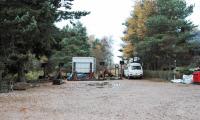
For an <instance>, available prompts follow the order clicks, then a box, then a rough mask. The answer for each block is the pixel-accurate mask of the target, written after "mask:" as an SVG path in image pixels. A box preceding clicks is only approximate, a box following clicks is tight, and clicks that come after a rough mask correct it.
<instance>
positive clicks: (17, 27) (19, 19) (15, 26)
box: [0, 0, 88, 81]
mask: <svg viewBox="0 0 200 120" xmlns="http://www.w3.org/2000/svg"><path fill="white" fill-rule="evenodd" d="M72 1H73V0H68V4H67V5H66V6H65V8H66V10H65V11H61V10H58V8H59V7H60V0H18V1H16V0H13V1H11V0H3V1H0V11H1V12H0V23H1V24H0V33H1V35H0V51H1V53H0V55H1V56H3V57H4V58H6V61H4V62H7V64H8V65H9V66H15V67H11V68H12V69H11V70H12V71H13V72H17V73H18V81H25V72H24V71H25V67H26V63H27V62H28V60H29V54H34V55H35V56H36V57H37V58H39V57H40V56H42V55H47V56H50V55H51V53H52V50H53V49H54V48H55V47H56V46H57V45H58V42H59V40H58V39H57V38H59V37H57V35H56V31H57V28H56V27H55V26H54V23H55V22H57V21H60V20H62V19H65V20H67V19H78V18H80V17H81V16H84V15H87V14H88V12H81V11H77V12H74V11H70V9H71V6H72V3H71V2H72ZM14 68H16V69H14Z"/></svg>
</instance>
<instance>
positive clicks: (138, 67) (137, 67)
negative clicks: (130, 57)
mask: <svg viewBox="0 0 200 120" xmlns="http://www.w3.org/2000/svg"><path fill="white" fill-rule="evenodd" d="M132 70H141V67H140V66H132Z"/></svg>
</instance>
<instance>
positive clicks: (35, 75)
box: [25, 71, 43, 80]
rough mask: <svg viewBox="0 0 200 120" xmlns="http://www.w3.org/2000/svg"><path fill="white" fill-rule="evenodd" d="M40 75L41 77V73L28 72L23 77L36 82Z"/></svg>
mask: <svg viewBox="0 0 200 120" xmlns="http://www.w3.org/2000/svg"><path fill="white" fill-rule="evenodd" d="M41 75H43V71H30V72H28V73H27V74H26V75H25V76H26V79H27V80H38V77H39V76H41Z"/></svg>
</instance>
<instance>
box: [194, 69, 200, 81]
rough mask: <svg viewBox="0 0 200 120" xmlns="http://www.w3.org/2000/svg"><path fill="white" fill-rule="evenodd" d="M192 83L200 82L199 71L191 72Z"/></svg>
mask: <svg viewBox="0 0 200 120" xmlns="http://www.w3.org/2000/svg"><path fill="white" fill-rule="evenodd" d="M193 83H200V71H198V72H194V73H193Z"/></svg>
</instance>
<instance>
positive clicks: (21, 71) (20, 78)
mask: <svg viewBox="0 0 200 120" xmlns="http://www.w3.org/2000/svg"><path fill="white" fill-rule="evenodd" d="M17 82H26V79H25V71H24V65H22V64H21V65H19V69H18V79H17Z"/></svg>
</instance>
